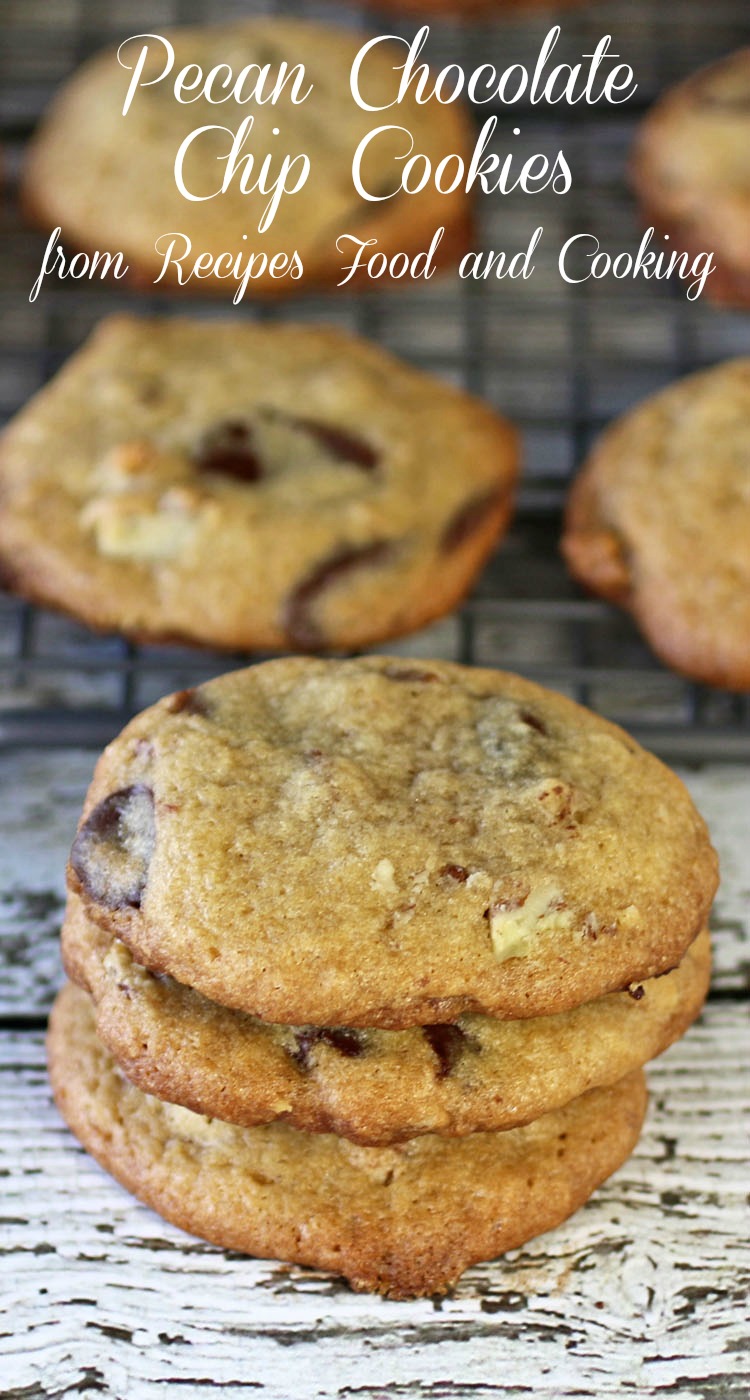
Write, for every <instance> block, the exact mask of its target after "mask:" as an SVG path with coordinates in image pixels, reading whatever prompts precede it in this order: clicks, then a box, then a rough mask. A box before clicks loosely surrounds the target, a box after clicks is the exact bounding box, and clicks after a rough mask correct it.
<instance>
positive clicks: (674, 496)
mask: <svg viewBox="0 0 750 1400" xmlns="http://www.w3.org/2000/svg"><path fill="white" fill-rule="evenodd" d="M563 553H564V555H565V558H566V560H567V562H568V564H569V566H570V568H571V570H572V572H573V573H574V574H575V575H576V577H577V578H579V579H580V580H581V582H582V583H584V584H586V585H587V586H588V587H590V588H592V589H593V590H594V592H596V593H601V594H603V596H604V597H605V598H610V599H611V600H612V601H613V602H615V603H619V604H621V605H622V606H623V607H625V608H627V609H628V610H629V611H630V612H632V614H633V616H634V617H635V619H636V621H637V622H638V624H639V626H640V627H641V629H642V631H643V632H644V634H645V636H646V638H647V640H648V641H649V643H650V644H651V646H652V647H653V649H654V651H655V652H656V653H657V654H658V655H659V656H660V657H661V658H662V659H663V660H664V661H666V663H667V664H668V665H670V666H672V667H674V669H675V670H678V671H681V672H684V674H685V675H688V676H691V677H693V678H694V679H696V680H701V681H706V682H708V683H709V684H712V685H718V686H725V687H728V688H730V689H737V690H748V689H750V358H744V359H737V360H728V361H726V362H724V363H723V364H719V365H717V366H715V367H714V368H712V369H709V370H703V371H701V372H700V373H698V374H692V375H689V376H688V377H687V378H686V379H682V380H679V381H678V382H677V383H676V384H672V385H670V386H669V387H668V388H667V389H663V390H662V391H661V392H660V393H658V394H655V395H654V396H653V397H652V398H649V399H646V400H645V401H644V402H643V403H641V404H639V405H636V407H635V408H632V409H630V410H629V412H627V413H625V414H624V415H623V416H622V417H621V418H619V419H618V420H617V421H616V422H615V423H613V424H612V425H611V426H610V427H609V428H608V429H607V430H606V431H605V432H604V434H603V435H602V437H601V438H600V439H599V441H598V443H596V444H595V446H594V449H593V451H592V453H591V455H590V457H589V458H588V460H587V461H586V462H585V463H584V466H583V468H582V469H581V472H580V474H579V476H578V477H577V479H576V481H575V482H574V484H573V487H572V490H571V494H570V498H569V502H568V508H567V513H566V523H565V533H564V536H563Z"/></svg>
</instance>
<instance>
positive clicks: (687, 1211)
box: [0, 750, 750, 1400]
mask: <svg viewBox="0 0 750 1400" xmlns="http://www.w3.org/2000/svg"><path fill="white" fill-rule="evenodd" d="M93 759H94V755H93V754H92V753H91V752H89V751H78V752H77V751H67V752H61V751H54V750H52V751H49V752H39V753H35V752H33V751H31V750H22V751H19V752H18V753H17V754H15V755H11V754H5V755H4V756H3V759H2V775H3V786H4V790H5V792H6V793H7V794H9V795H12V800H6V801H5V802H4V803H3V804H0V806H1V807H2V810H1V811H0V1017H4V1018H5V1020H4V1024H5V1025H6V1027H8V1029H6V1030H5V1031H3V1032H0V1096H1V1103H2V1107H1V1108H0V1113H1V1114H2V1117H1V1119H0V1121H2V1124H3V1132H2V1134H0V1179H1V1180H2V1202H1V1204H0V1277H1V1279H2V1282H1V1283H0V1297H1V1298H2V1317H1V1318H0V1394H1V1395H3V1396H4V1397H7V1400H10V1397H14V1398H15V1397H17V1398H18V1400H20V1397H24V1400H29V1398H30V1397H33V1400H37V1397H38V1400H43V1398H44V1400H52V1397H58V1396H63V1395H69V1394H77V1395H80V1394H83V1395H91V1396H93V1395H105V1396H110V1397H115V1398H116V1400H151V1397H154V1396H157V1395H159V1394H161V1393H162V1391H163V1388H164V1385H165V1384H172V1385H176V1386H179V1387H180V1394H181V1395H185V1396H187V1397H190V1396H193V1395H195V1396H202V1395H206V1394H208V1392H209V1391H210V1390H213V1389H217V1388H218V1389H220V1390H221V1391H222V1392H223V1393H228V1394H230V1395H232V1394H237V1396H240V1395H245V1394H246V1393H255V1394H257V1395H259V1396H261V1397H263V1400H291V1397H294V1400H307V1397H309V1400H313V1398H315V1400H321V1397H337V1400H338V1397H341V1400H344V1397H346V1400H349V1397H358V1400H391V1397H394V1400H396V1398H397V1397H415V1396H424V1397H430V1400H439V1398H440V1397H448V1396H450V1397H457V1398H458V1400H461V1398H462V1397H465V1400H485V1397H489V1396H502V1397H505V1400H510V1397H520V1396H522V1395H526V1394H530V1393H532V1392H533V1393H535V1394H540V1395H546V1396H548V1397H570V1400H572V1398H573V1397H600V1396H601V1397H609V1396H614V1395H627V1394H630V1395H638V1396H649V1397H657V1396H664V1395H670V1394H674V1395H676V1396H679V1397H680V1400H686V1398H687V1400H740V1397H742V1400H746V1397H747V1396H748V1395H750V1320H749V1316H748V1314H749V1309H748V1285H749V1284H750V1249H749V1248H748V1236H749V1234H750V1230H749V1228H748V1227H749V1226H750V1212H749V1211H748V1207H747V1186H748V1169H747V1159H748V1145H749V1140H750V1132H749V1128H750V1112H749V1110H748V1104H749V1101H750V1070H749V1069H748V1065H749V1064H750V1028H749V1026H748V1017H747V1003H746V1001H745V999H744V998H745V994H746V989H747V962H748V943H749V939H750V856H749V855H748V852H750V771H748V769H747V768H742V767H722V766H718V765H714V766H707V767H704V768H702V769H700V770H697V771H693V772H688V773H686V774H685V775H684V776H685V777H686V779H687V781H688V783H689V785H690V787H691V789H692V791H693V794H694V796H695V798H696V801H697V802H698V804H699V805H700V807H701V809H702V811H703V812H704V813H705V815H706V817H707V818H708V820H709V823H710V825H711V828H712V832H713V834H714V839H715V841H716V844H717V846H718V847H719V850H720V854H721V858H722V864H723V883H722V889H721V893H720V896H719V899H718V901H717V906H716V912H715V920H714V923H715V930H716V965H717V968H716V977H715V982H714V993H713V998H712V1001H711V1003H710V1005H709V1007H708V1009H707V1011H706V1012H705V1014H704V1017H703V1019H702V1021H701V1023H700V1024H699V1025H698V1026H696V1027H695V1028H694V1029H693V1030H692V1031H691V1032H690V1033H689V1035H688V1036H687V1038H686V1039H685V1040H684V1041H683V1042H682V1043H681V1044H680V1045H678V1046H676V1047H674V1048H673V1049H672V1050H671V1051H670V1052H669V1053H668V1055H666V1056H665V1057H664V1058H663V1059H662V1060H661V1061H660V1062H659V1063H658V1064H657V1065H655V1066H654V1067H653V1069H652V1071H651V1085H652V1102H651V1108H650V1112H649V1119H648V1125H647V1130H646V1132H645V1134H644V1137H643V1139H642V1141H641V1144H640V1145H639V1148H638V1150H637V1152H636V1154H635V1156H634V1157H633V1158H632V1160H631V1161H630V1162H629V1163H628V1164H627V1165H626V1166H625V1167H624V1168H623V1169H622V1170H621V1171H620V1172H619V1173H618V1174H617V1176H616V1177H615V1178H614V1179H613V1180H612V1181H611V1182H610V1183H608V1184H607V1185H606V1186H605V1187H604V1188H603V1189H602V1190H601V1191H600V1192H599V1193H598V1194H597V1196H596V1197H595V1198H594V1200H593V1201H592V1202H591V1203H590V1204H589V1205H588V1206H587V1207H586V1208H585V1209H584V1210H583V1211H582V1212H580V1213H579V1214H578V1215H577V1216H576V1217H575V1218H574V1219H573V1220H572V1221H570V1222H568V1224H566V1225H564V1226H563V1227H562V1228H560V1229H559V1230H557V1231H555V1232H553V1233H552V1234H550V1235H548V1236H545V1237H544V1238H543V1239H541V1240H538V1241H536V1242H533V1243H532V1244H530V1245H529V1246H528V1247H527V1248H526V1249H524V1250H522V1251H520V1252H517V1253H515V1254H513V1255H512V1256H510V1257H508V1258H506V1259H504V1260H501V1261H496V1262H495V1263H491V1264H487V1265H484V1266H481V1267H477V1268H475V1269H472V1270H470V1271H469V1273H468V1274H467V1275H466V1276H465V1278H464V1279H463V1280H462V1281H461V1283H460V1285H459V1287H458V1288H457V1290H456V1294H455V1296H454V1297H451V1298H449V1299H446V1300H444V1301H443V1302H442V1303H432V1302H430V1301H426V1302H413V1303H389V1302H384V1301H382V1300H379V1299H373V1298H369V1297H362V1296H356V1295H354V1294H352V1293H351V1292H350V1291H349V1290H348V1288H347V1287H346V1286H345V1285H344V1284H343V1283H341V1282H340V1281H337V1280H334V1279H332V1278H330V1277H329V1276H327V1275H323V1274H316V1273H314V1272H312V1271H306V1270H303V1269H299V1268H289V1267H286V1266H283V1265H280V1264H275V1263H267V1262H259V1261H253V1260H249V1259H245V1258H240V1257H238V1256H233V1255H229V1254H227V1253H225V1252H223V1251H221V1250H217V1249H214V1248H212V1247H211V1246H209V1245H206V1244H203V1243H201V1242H200V1241H195V1240H192V1239H190V1238H189V1237H188V1236H186V1235H183V1234H182V1233H181V1232H180V1231H178V1230H176V1229H173V1228H172V1227H171V1226H168V1225H166V1224H164V1223H163V1222H162V1221H161V1220H159V1219H158V1217H156V1216H155V1215H153V1214H152V1213H151V1212H150V1211H149V1210H147V1209H146V1208H145V1207H143V1206H141V1205H139V1204H138V1203H137V1202H134V1201H133V1200H131V1198H130V1197H129V1196H128V1195H127V1194H126V1193H125V1192H124V1191H122V1190H120V1188H119V1187H118V1186H117V1185H116V1184H115V1183H114V1182H112V1181H110V1180H109V1178H108V1177H107V1176H106V1175H105V1173H104V1172H102V1171H101V1170H100V1169H99V1168H98V1167H97V1165H96V1164H95V1163H94V1162H92V1161H91V1160H90V1159H89V1158H87V1157H86V1156H85V1154H84V1153H83V1152H82V1151H81V1150H80V1149H79V1148H78V1146H77V1145H76V1143H75V1142H74V1141H73V1139H72V1138H71V1136H70V1134H69V1133H68V1132H67V1130H66V1129H65V1127H64V1126H63V1125H62V1123H61V1122H60V1120H59V1118H58V1116H57V1113H56V1111H55V1109H54V1106H53V1104H52V1102H51V1098H50V1092H49V1088H48V1085H47V1081H46V1076H45V1072H44V1058H43V1045H42V1031H41V1028H40V1018H41V1017H43V1015H44V1014H45V1012H46V1010H47V1008H48V1006H49V1002H50V999H51V997H52V995H53V992H54V989H55V988H56V986H57V985H58V984H59V982H60V980H61V972H60V967H59V958H58V950H57V929H58V925H59V918H60V911H61V906H62V898H63V869H64V860H65V854H66V850H67V847H68V845H69V842H70V837H71V834H72V831H73V828H74V825H75V818H76V814H77V811H78V809H79V807H80V802H81V798H82V795H83V792H84V790H85V787H86V784H87V782H88V779H89V776H90V772H91V767H92V764H93ZM743 988H744V989H745V991H744V992H743ZM12 1027H15V1028H12Z"/></svg>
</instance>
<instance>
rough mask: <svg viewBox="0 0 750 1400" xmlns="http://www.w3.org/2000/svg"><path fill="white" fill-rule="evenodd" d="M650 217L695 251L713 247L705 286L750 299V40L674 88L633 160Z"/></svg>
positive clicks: (732, 299) (713, 293)
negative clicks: (712, 264)
mask: <svg viewBox="0 0 750 1400" xmlns="http://www.w3.org/2000/svg"><path fill="white" fill-rule="evenodd" d="M632 175H633V182H634V185H635V189H636V191H637V194H638V197H639V199H640V201H641V204H642V206H643V209H644V213H645V216H646V218H647V219H648V221H649V222H651V223H654V224H655V225H656V226H657V227H658V228H659V229H661V230H662V231H663V232H666V233H669V234H670V236H671V237H673V238H674V239H675V241H676V244H677V246H678V247H679V248H684V249H685V251H686V252H687V253H689V254H690V255H691V256H692V255H694V254H696V253H698V252H705V251H711V252H713V253H714V262H715V270H714V271H713V273H712V274H711V276H710V277H709V278H708V281H707V284H706V293H707V295H708V296H709V297H711V298H712V299H714V300H717V301H721V302H726V303H729V304H731V305H738V306H750V48H745V49H740V50H738V52H737V53H733V54H729V55H728V56H727V57H726V58H723V59H720V60H719V62H718V63H712V64H711V65H710V66H709V67H707V68H702V69H700V71H699V72H697V73H694V74H692V75H691V77H689V78H687V79H686V80H685V81H684V82H681V83H679V84H677V86H676V87H673V88H670V89H669V91H668V92H666V93H665V94H664V96H663V97H662V98H661V99H660V100H659V101H658V102H657V103H656V105H655V106H654V107H653V109H652V110H651V112H649V114H648V116H647V117H646V119H645V121H644V122H643V124H642V126H641V129H640V133H639V136H638V139H637V142H636V147H635V151H634V155H633V161H632Z"/></svg>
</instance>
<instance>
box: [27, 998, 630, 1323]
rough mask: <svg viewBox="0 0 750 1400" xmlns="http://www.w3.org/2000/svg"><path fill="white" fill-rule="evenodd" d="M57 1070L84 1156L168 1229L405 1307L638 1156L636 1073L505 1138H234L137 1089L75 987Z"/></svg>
mask: <svg viewBox="0 0 750 1400" xmlns="http://www.w3.org/2000/svg"><path fill="white" fill-rule="evenodd" d="M49 1066H50V1075H51V1078H52V1084H53V1088H54V1092H55V1098H56V1100H57V1103H58V1106H59V1108H60V1111H61V1113H62V1114H63V1116H64V1118H65V1119H66V1121H67V1122H68V1124H69V1125H70V1127H71V1128H72V1129H73V1131H74V1132H75V1133H76V1135H77V1136H78V1137H79V1138H80V1140H81V1142H82V1143H83V1144H84V1146H85V1147H86V1148H87V1150H88V1151H89V1152H91V1153H92V1154H93V1155H94V1156H95V1157H96V1158H97V1159H98V1160H99V1161H100V1162H101V1164H102V1165H103V1166H104V1167H106V1169H107V1170H108V1171H110V1172H112V1174H113V1175H114V1176H116V1177H117V1179H118V1180H119V1181H120V1182H122V1184H123V1185H124V1186H126V1187H127V1188H128V1190H130V1191H132V1192H133V1193H134V1194H135V1195H137V1196H139V1197H140V1198H141V1199H142V1200H144V1201H146V1202H147V1203H148V1204H149V1205H151V1206H152V1207H154V1209H156V1210H158V1211H159V1213H160V1214H161V1215H163V1216H165V1217H166V1218H167V1219H168V1220H171V1221H173V1222H174V1223H175V1224H177V1225H180V1226H182V1227H183V1228H184V1229H187V1230H190V1231H192V1232H193V1233H194V1234H199V1235H202V1236H203V1237H204V1238H206V1239H208V1240H211V1241H212V1242H214V1243H216V1244H219V1245H223V1246H225V1247H227V1248H230V1249H240V1250H243V1251H246V1252H248V1253H251V1254H255V1255H259V1256H261V1257H263V1258H266V1257H271V1258H282V1259H287V1260H291V1261H294V1262H297V1263H301V1264H311V1265H314V1266H316V1267H320V1268H326V1269H331V1270H333V1271H334V1272H336V1273H341V1274H344V1275H345V1277H346V1278H348V1279H349V1281H350V1282H351V1284H352V1285H353V1287H354V1288H356V1289H371V1290H374V1291H376V1292H379V1293H386V1294H388V1295H390V1296H391V1297H394V1298H404V1297H411V1296H413V1295H420V1294H430V1293H437V1292H444V1291H445V1289H446V1288H448V1287H449V1286H450V1285H451V1284H453V1283H455V1281H456V1280H457V1279H458V1277H459V1275H460V1274H461V1273H462V1272H463V1271H464V1269H466V1268H467V1267H468V1266H469V1265H470V1264H472V1263H474V1262H476V1261H478V1260H480V1259H488V1258H493V1257H495V1256H496V1255H498V1254H501V1253H503V1252H504V1251H505V1250H508V1249H512V1248H514V1247H516V1246H517V1245H520V1244H522V1243H523V1242H524V1241H525V1240H528V1239H530V1238H532V1237H533V1236H534V1235H537V1234H539V1233H541V1232H542V1231H543V1230H548V1229H550V1228H551V1227H552V1226H554V1225H556V1224H558V1223H559V1222H560V1221H562V1220H564V1219H565V1218H566V1217H567V1216H568V1215H570V1214H571V1213H572V1212H573V1211H574V1210H576V1209H577V1208H578V1206H580V1205H581V1204H582V1203H583V1202H584V1201H585V1200H586V1199H587V1198H588V1197H589V1196H590V1195H591V1193H592V1191H593V1190H594V1189H595V1188H596V1187H597V1186H598V1185H599V1184H600V1183H601V1182H602V1181H604V1180H605V1179H606V1177H608V1176H609V1175H610V1174H611V1173H612V1172H613V1171H615V1170H616V1168H617V1167H618V1166H619V1165H620V1164H621V1162H622V1161H623V1160H624V1159H625V1157H627V1155H628V1153H629V1152H630V1151H631V1150H632V1148H633V1147H634V1145H635V1143H636V1141H637V1139H638V1134H639V1132H640V1128H641V1124H642V1121H643V1116H644V1112H645V1108H646V1090H645V1083H644V1078H643V1073H642V1071H636V1072H635V1073H634V1074H632V1075H630V1076H628V1077H627V1078H626V1079H624V1080H621V1081H620V1082H619V1083H618V1084H616V1085H614V1086H613V1087H612V1088H608V1089H594V1090H592V1091H591V1092H590V1093H589V1094H586V1095H584V1096H583V1097H582V1098H579V1099H576V1100H574V1102H573V1103H571V1104H569V1105H568V1106H567V1107H565V1108H563V1109H560V1110H558V1111H557V1112H555V1113H550V1114H547V1115H545V1117H543V1118H539V1119H537V1121H536V1122H535V1123H532V1124H529V1125H528V1126H526V1127H522V1128H515V1129H512V1130H511V1131H510V1132H507V1133H475V1134H473V1135H472V1136H471V1137H465V1138H442V1137H438V1136H435V1135H428V1136H424V1137H419V1138H416V1139H412V1140H410V1141H409V1142H405V1143H401V1144H397V1145H395V1146H392V1147H362V1146H360V1145H358V1144H355V1143H351V1142H348V1141H347V1140H346V1139H344V1138H337V1137H333V1136H332V1135H330V1134H316V1133H302V1132H298V1131H297V1130H296V1129H294V1128H291V1127H288V1126H287V1125H286V1124H279V1123H277V1124H272V1125H270V1126H268V1127H259V1128H239V1127H231V1126H229V1125H228V1124H226V1123H222V1122H220V1121H219V1120H216V1119H214V1120H210V1119H206V1118H203V1117H200V1116H198V1115H197V1114H194V1113H191V1112H190V1110H188V1109H185V1108H179V1107H176V1106H175V1105H173V1104H164V1103H162V1102H161V1101H160V1100H159V1099H156V1098H151V1097H149V1096H148V1095H146V1094H143V1093H142V1092H141V1090H139V1089H137V1088H135V1087H134V1086H133V1085H132V1084H131V1083H130V1082H129V1081H128V1080H127V1079H126V1078H125V1077H124V1075H123V1074H122V1073H121V1071H119V1070H118V1069H117V1067H116V1066H115V1064H114V1063H113V1061H112V1060H111V1058H110V1057H109V1055H107V1053H106V1051H105V1050H104V1048H103V1047H102V1046H101V1044H100V1043H99V1041H98V1040H97V1037H96V1033H95V1027H94V1016H93V1011H92V1009H91V1007H90V1005H89V1003H88V998H87V997H86V994H85V993H84V992H81V991H79V990H77V989H75V988H72V987H68V988H67V989H66V990H65V991H63V992H62V993H61V995H60V997H59V998H58V1001H57V1003H56V1005H55V1008H54V1010H53V1014H52V1019H51V1025H50V1034H49Z"/></svg>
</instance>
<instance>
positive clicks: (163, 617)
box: [0, 316, 518, 651]
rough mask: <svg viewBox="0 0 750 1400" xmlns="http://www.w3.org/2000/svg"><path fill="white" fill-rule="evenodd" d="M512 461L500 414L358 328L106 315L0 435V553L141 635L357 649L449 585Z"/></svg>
mask: <svg viewBox="0 0 750 1400" xmlns="http://www.w3.org/2000/svg"><path fill="white" fill-rule="evenodd" d="M517 466H518V446H517V437H516V433H515V430H514V429H513V427H512V426H511V425H510V424H509V423H508V422H507V420H505V419H504V418H501V417H500V416H499V415H498V414H496V413H494V412H493V411H492V409H490V408H489V407H488V405H486V404H484V403H481V402H480V401H479V400H478V399H474V398H471V397H470V396H469V395H467V394H464V393H461V392H459V391H458V390H456V389H453V388H451V387H450V386H449V385H447V384H445V383H443V382H441V381H440V380H438V379H435V378H432V377H431V376H430V375H426V374H424V373H422V372H420V371H418V370H416V369H413V368H412V367H411V366H409V365H407V364H405V363H404V362H403V361H402V360H399V359H397V358H396V357H395V356H392V355H389V354H388V353H387V352H386V351H384V350H381V349H380V348H379V347H378V346H376V345H374V344H371V343H370V342H368V341H365V340H363V339H360V338H358V337H355V336H352V335H347V334H345V333H344V332H341V331H337V330H334V329H333V328H329V327H316V326H311V325H291V324H287V325H276V326H269V325H257V324H253V323H251V322H248V321H246V320H242V321H240V320H237V319H235V320H234V321H229V320H224V321H204V320H187V319H183V318H172V319H169V318H165V319H156V318H148V317H143V318H139V317H132V316H114V317H110V318H109V319H108V320H106V321H104V322H102V323H101V325H100V326H99V327H98V329H97V330H96V331H95V332H94V334H93V336H92V337H91V338H90V339H89V341H88V342H87V343H86V345H85V346H84V347H83V349H81V350H80V351H79V352H78V353H77V354H76V355H74V356H73V357H72V359H71V360H70V361H69V362H68V364H67V365H66V366H65V367H64V368H63V370H62V371H61V372H60V373H59V374H58V375H57V377H56V378H55V379H54V380H53V381H52V382H51V383H50V384H49V385H48V386H47V387H46V388H45V389H43V390H42V391H41V393H39V394H38V395H36V397H35V398H33V399H32V400H31V402H30V403H29V404H28V405H27V406H26V408H25V409H23V410H22V412H21V413H20V414H18V415H17V417H16V418H15V419H14V420H13V422H12V423H11V424H10V426H9V427H8V428H7V430H6V431H5V433H4V435H3V437H2V439H0V491H1V492H2V496H3V511H2V514H0V563H2V567H3V574H4V576H5V577H6V579H7V581H8V583H9V584H10V586H11V587H12V588H14V589H15V591H17V592H19V593H20V594H22V595H23V596H25V597H30V598H32V599H34V600H36V601H38V602H41V603H44V604H47V605H49V606H51V607H57V608H60V609H62V610H63V611H65V612H68V613H71V614H72V615H73V616H75V617H78V618H80V619H81V620H83V621H84V622H87V623H89V624H90V625H91V626H93V627H100V628H104V629H108V630H109V629H114V630H116V631H119V632H123V633H125V634H126V635H129V636H132V637H136V638H140V639H161V640H176V639H181V640H191V641H194V642H198V643H202V644H205V645H210V646H214V647H224V648H230V649H242V650H267V649H272V650H276V649H287V648H293V649H295V650H300V651H326V650H331V649H339V648H342V649H348V648H353V647H360V646H367V645H369V644H371V643H373V642H375V641H378V640H382V639H385V638H387V637H392V636H397V635H400V634H403V633H407V632H410V631H413V630H415V629H417V628H419V627H422V626H424V625H426V623H427V622H429V621H432V620H433V619H434V618H437V617H441V616H443V615H444V614H445V613H447V612H450V611H451V609H452V608H454V607H455V606H456V605H457V604H458V603H459V602H460V600H461V599H462V598H463V596H464V595H465V593H466V592H467V591H468V589H469V588H470V587H471V584H472V583H473V581H474V579H475V578H476V575H477V573H478V572H479V570H480V569H481V567H482V565H483V563H484V561H485V560H486V558H487V557H488V555H489V554H490V553H491V552H492V550H493V548H494V546H495V544H496V542H497V540H498V538H499V536H500V535H501V534H502V532H503V530H504V528H505V526H506V524H507V522H508V519H509V517H510V513H511V506H512V496H513V487H514V483H515V477H516V472H517Z"/></svg>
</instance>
